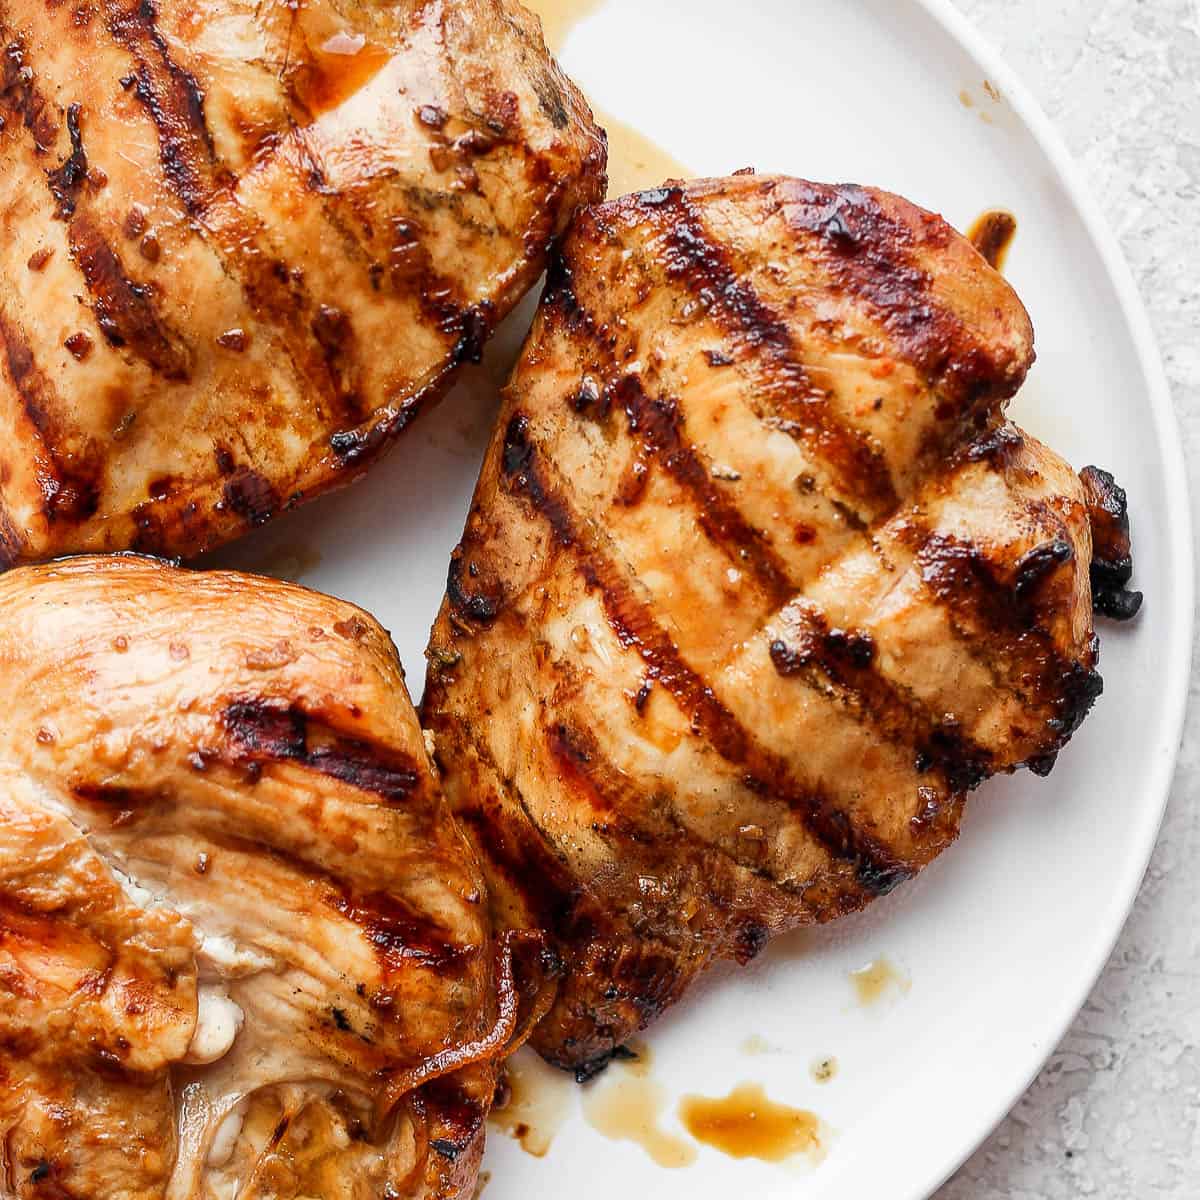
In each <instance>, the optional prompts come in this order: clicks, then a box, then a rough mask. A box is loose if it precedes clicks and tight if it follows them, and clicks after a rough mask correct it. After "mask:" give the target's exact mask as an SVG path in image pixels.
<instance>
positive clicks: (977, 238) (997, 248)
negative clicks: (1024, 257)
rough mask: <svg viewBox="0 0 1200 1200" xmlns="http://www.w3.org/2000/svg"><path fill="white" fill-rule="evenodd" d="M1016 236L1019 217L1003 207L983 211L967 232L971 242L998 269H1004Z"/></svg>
mask: <svg viewBox="0 0 1200 1200" xmlns="http://www.w3.org/2000/svg"><path fill="white" fill-rule="evenodd" d="M1016 236H1017V218H1016V217H1014V216H1013V215H1012V213H1010V212H1007V211H1006V210H1004V209H1002V208H992V209H989V210H988V211H987V212H985V213H983V214H982V215H981V216H980V217H978V218H977V219H976V221H975V223H974V224H973V225H972V226H971V228H970V230H969V231H968V233H967V238H968V240H969V241H970V242H971V244H972V245H973V246H974V247H975V249H976V250H978V251H979V253H980V254H982V255H983V257H984V258H986V259H987V261H988V264H989V265H990V266H992V267H994V268H995V269H996V270H997V271H1003V270H1004V264H1005V262H1006V261H1007V259H1008V252H1009V250H1011V249H1012V244H1013V239H1014V238H1015V237H1016Z"/></svg>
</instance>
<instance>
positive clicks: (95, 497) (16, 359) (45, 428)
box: [0, 307, 103, 523]
mask: <svg viewBox="0 0 1200 1200" xmlns="http://www.w3.org/2000/svg"><path fill="white" fill-rule="evenodd" d="M0 342H2V343H3V346H4V355H5V366H6V367H7V371H8V376H9V378H10V379H11V380H12V384H13V388H14V390H15V391H16V393H17V395H18V396H19V397H20V398H21V404H22V407H23V408H24V410H25V415H26V417H27V418H28V420H29V423H30V424H31V425H32V426H33V428H34V430H35V431H36V433H37V436H38V438H39V440H40V441H41V443H42V450H43V452H44V457H43V459H42V462H40V463H39V464H38V470H37V481H38V487H39V489H40V491H41V494H42V513H43V515H44V516H45V518H46V520H47V521H49V522H51V523H53V522H55V521H59V520H64V521H85V520H87V519H88V518H89V517H91V516H93V515H94V514H95V512H96V510H97V508H98V507H99V503H100V477H101V473H102V470H103V467H102V465H101V463H100V462H98V461H97V459H96V455H95V451H94V449H93V448H92V447H91V446H90V445H86V446H84V447H81V448H80V449H77V450H72V449H70V448H65V447H64V443H66V442H67V440H68V438H67V434H66V431H65V430H64V429H63V427H62V425H61V424H60V421H59V418H58V416H57V414H58V413H60V412H62V411H63V408H64V405H63V402H62V400H61V399H60V398H59V397H58V395H57V394H56V393H55V391H54V388H53V385H52V384H51V383H50V381H49V380H48V379H47V378H46V376H45V375H44V374H43V373H42V371H41V369H40V368H39V367H38V365H37V362H36V360H35V359H34V356H33V350H32V349H31V347H30V345H29V342H28V341H27V340H26V338H25V335H24V333H23V331H22V330H21V329H20V328H19V327H18V326H17V324H16V323H15V322H14V321H13V320H12V319H11V318H10V317H9V316H8V314H7V313H6V312H5V311H4V309H3V307H0Z"/></svg>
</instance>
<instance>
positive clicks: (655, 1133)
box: [583, 1046, 696, 1169]
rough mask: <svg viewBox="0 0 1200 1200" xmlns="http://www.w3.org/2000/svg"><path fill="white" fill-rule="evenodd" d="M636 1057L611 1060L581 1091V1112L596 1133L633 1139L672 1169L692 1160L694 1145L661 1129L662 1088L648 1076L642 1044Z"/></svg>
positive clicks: (621, 1139)
mask: <svg viewBox="0 0 1200 1200" xmlns="http://www.w3.org/2000/svg"><path fill="white" fill-rule="evenodd" d="M636 1053H637V1058H636V1059H632V1060H630V1061H628V1062H614V1063H613V1064H612V1065H611V1066H610V1067H609V1068H608V1069H607V1070H606V1071H605V1072H604V1075H603V1076H602V1077H601V1078H600V1079H599V1080H598V1081H597V1082H596V1083H595V1084H592V1085H591V1086H589V1087H588V1089H587V1090H586V1091H585V1092H584V1099H583V1115H584V1117H585V1118H586V1119H587V1122H588V1124H589V1125H591V1127H592V1128H593V1129H595V1130H596V1131H597V1132H598V1133H602V1134H603V1135H604V1136H605V1137H606V1138H610V1139H611V1140H613V1141H615V1142H633V1143H634V1144H635V1145H638V1146H641V1148H642V1149H643V1150H645V1152H646V1153H647V1154H648V1155H649V1156H650V1157H651V1158H652V1159H653V1160H654V1161H655V1162H656V1163H657V1164H658V1165H659V1166H660V1167H667V1168H669V1169H674V1168H678V1167H687V1166H690V1165H691V1164H692V1163H694V1162H695V1161H696V1148H695V1147H694V1146H693V1145H691V1144H690V1143H689V1142H685V1141H684V1140H683V1139H682V1138H679V1137H676V1136H675V1135H674V1134H672V1133H670V1132H668V1131H667V1130H665V1129H663V1128H662V1125H661V1120H662V1116H663V1113H664V1112H665V1111H666V1108H667V1104H668V1096H667V1091H666V1089H665V1088H664V1087H663V1086H662V1085H661V1084H659V1083H656V1082H655V1081H654V1080H653V1079H652V1078H650V1066H651V1060H650V1056H649V1053H648V1052H647V1051H646V1050H645V1049H644V1048H643V1047H640V1046H639V1047H637V1048H636Z"/></svg>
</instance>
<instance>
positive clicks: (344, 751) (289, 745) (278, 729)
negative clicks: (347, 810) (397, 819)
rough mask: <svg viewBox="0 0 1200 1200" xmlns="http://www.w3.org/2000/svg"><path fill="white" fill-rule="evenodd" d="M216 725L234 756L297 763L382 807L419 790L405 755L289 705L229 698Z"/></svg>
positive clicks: (420, 780)
mask: <svg viewBox="0 0 1200 1200" xmlns="http://www.w3.org/2000/svg"><path fill="white" fill-rule="evenodd" d="M221 723H222V724H223V725H224V727H225V730H226V732H227V733H228V734H229V737H230V740H231V741H232V743H233V745H234V747H235V750H236V753H237V755H238V757H239V758H240V759H241V760H243V761H245V762H248V763H251V764H261V763H264V762H292V763H297V764H298V765H301V766H304V767H307V768H308V769H309V770H312V771H316V772H318V773H319V774H321V775H327V776H329V777H330V778H332V779H337V780H340V781H341V782H342V783H347V784H349V785H350V786H351V787H354V788H357V789H358V790H359V791H362V792H368V793H371V794H372V795H375V796H378V797H379V798H380V799H382V800H384V801H385V802H386V803H388V804H397V805H398V804H403V803H405V802H407V801H408V800H410V799H411V798H413V797H414V796H416V795H418V794H419V793H420V792H421V791H422V790H423V780H424V776H423V774H422V772H421V771H420V769H419V768H418V766H417V764H416V763H415V762H414V761H413V759H412V758H410V757H409V756H408V755H407V754H405V753H403V752H402V751H399V750H396V749H394V748H392V747H384V746H380V745H378V744H377V743H374V742H366V741H360V740H358V739H355V738H347V737H343V736H341V735H340V734H338V733H336V732H335V731H332V730H329V729H327V728H324V727H321V726H319V725H318V724H317V723H316V722H315V721H314V720H313V719H312V718H311V717H309V715H308V714H307V713H305V712H304V711H303V710H302V709H300V708H298V707H297V706H295V705H288V704H286V703H284V702H282V701H275V700H259V699H242V700H234V701H232V702H231V703H229V704H228V705H226V707H225V710H224V711H223V712H222V714H221Z"/></svg>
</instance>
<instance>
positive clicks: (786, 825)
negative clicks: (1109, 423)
mask: <svg viewBox="0 0 1200 1200" xmlns="http://www.w3.org/2000/svg"><path fill="white" fill-rule="evenodd" d="M1033 357H1034V355H1033V334H1032V329H1031V326H1030V322H1029V319H1028V317H1027V315H1026V313H1025V310H1024V308H1023V307H1022V305H1021V303H1020V301H1019V300H1018V299H1017V297H1016V295H1015V294H1014V293H1013V291H1012V289H1011V288H1010V287H1009V285H1008V284H1007V283H1006V282H1005V281H1004V279H1003V278H1002V277H1001V276H1000V275H999V274H998V273H997V272H995V271H994V270H992V269H991V268H990V267H989V266H988V264H987V263H986V262H985V261H984V259H983V258H982V257H981V256H980V255H979V254H978V253H977V252H976V250H975V249H974V248H973V247H972V246H971V245H970V244H969V242H968V241H966V240H965V239H964V238H962V237H961V236H959V235H958V234H957V233H956V232H955V231H954V230H953V229H951V228H950V227H949V226H948V225H947V224H946V223H945V222H944V221H943V220H942V219H940V218H939V217H936V216H933V215H931V214H930V213H927V212H925V211H923V210H921V209H919V208H916V207H914V206H913V205H912V204H909V203H908V202H906V201H904V200H902V199H899V198H898V197H896V196H892V195H888V194H886V193H883V192H879V191H875V190H871V189H868V188H860V187H852V186H843V187H829V186H822V185H817V184H812V183H806V182H802V181H799V180H795V179H786V178H776V177H753V176H749V175H744V176H740V177H735V178H731V179H720V180H707V181H697V182H694V183H688V184H686V185H680V186H666V187H663V188H661V189H658V190H655V191H649V192H643V193H640V194H638V195H634V196H630V197H627V198H624V199H621V200H616V201H612V202H610V203H606V204H603V205H600V206H598V207H595V208H592V209H589V210H586V211H585V212H583V213H581V214H580V215H579V216H578V217H577V218H576V221H575V223H574V225H573V227H572V229H571V230H570V231H569V233H568V235H567V237H566V239H565V241H564V243H563V245H562V248H561V254H560V256H559V257H558V260H557V261H556V262H555V263H554V264H553V265H552V267H551V272H550V278H549V282H548V285H547V289H546V292H545V295H544V298H543V301H542V305H541V309H540V312H539V314H538V317H537V321H536V324H535V326H534V329H533V331H532V333H531V335H530V338H529V340H528V342H527V344H526V347H525V350H524V353H523V356H522V358H521V360H520V362H519V364H518V366H517V369H516V371H515V374H514V376H513V379H512V381H511V382H510V384H509V386H508V389H507V392H506V398H505V403H504V407H503V410H502V414H501V419H500V424H499V427H498V431H497V433H496V436H495V440H494V442H493V444H492V446H491V448H490V451H489V453H488V456H487V459H486V461H485V465H484V468H483V473H482V477H481V479H480V482H479V486H478V490H477V492H476V495H475V499H474V503H473V506H472V508H471V511H470V515H469V519H468V521H467V526H466V532H465V533H464V535H463V539H462V542H461V544H460V545H459V547H458V549H457V550H456V552H455V554H454V556H453V561H452V562H451V564H450V572H449V582H448V590H447V595H446V599H445V603H444V605H443V607H442V610H441V613H440V616H439V618H438V622H437V625H436V628H435V630H434V633H433V638H432V642H431V645H430V649H429V659H430V663H429V676H428V685H427V692H426V699H425V701H424V710H423V712H424V718H425V724H426V727H427V728H428V729H429V730H430V731H432V733H433V735H434V737H435V742H436V752H435V758H436V761H437V762H438V764H439V766H440V768H441V770H442V772H443V777H444V786H445V787H446V789H447V795H448V798H449V800H450V802H451V804H452V806H453V807H454V809H455V811H456V813H457V814H458V817H459V819H460V821H461V822H462V823H463V824H464V825H465V827H466V829H467V831H468V833H469V836H470V837H471V839H472V841H473V842H474V844H475V846H476V847H477V849H478V851H479V854H480V858H481V860H482V862H483V864H484V869H485V872H486V874H487V877H488V882H489V889H490V891H491V896H492V907H493V911H494V913H495V917H496V919H497V922H498V925H499V927H500V928H503V929H518V930H519V929H545V930H547V931H549V932H550V934H551V935H552V936H553V937H554V939H555V941H556V944H557V947H558V950H559V953H560V955H561V957H562V959H563V964H564V967H565V973H564V976H563V978H562V980H561V983H560V985H559V988H558V993H557V997H556V999H555V1001H554V1006H553V1008H552V1010H551V1012H550V1015H549V1017H548V1018H547V1019H546V1020H545V1021H544V1022H543V1023H542V1024H541V1025H540V1027H539V1028H538V1029H537V1031H536V1032H535V1035H534V1043H535V1045H536V1046H537V1047H538V1048H539V1049H540V1050H541V1052H542V1053H543V1054H544V1055H545V1056H546V1057H547V1058H549V1059H550V1060H551V1061H552V1062H555V1063H557V1064H559V1065H561V1066H567V1067H575V1068H577V1069H578V1071H579V1073H580V1075H581V1076H586V1075H587V1074H588V1073H589V1072H590V1071H593V1070H594V1069H596V1068H597V1067H598V1066H599V1065H601V1064H603V1063H604V1062H605V1061H606V1058H607V1057H608V1056H610V1055H611V1054H612V1052H613V1050H614V1049H615V1048H617V1047H620V1046H621V1045H622V1043H623V1042H624V1041H625V1040H626V1039H627V1038H628V1036H629V1035H630V1034H631V1033H632V1032H633V1031H635V1030H636V1029H638V1028H640V1027H643V1026H645V1025H646V1024H647V1023H648V1022H649V1021H651V1020H652V1019H653V1018H654V1017H655V1016H656V1015H657V1014H658V1013H660V1012H661V1011H662V1010H663V1009H664V1008H665V1007H666V1006H668V1005H669V1004H671V1003H673V1002H674V1001H675V1000H677V999H678V998H679V997H680V995H681V994H682V993H683V992H684V990H685V989H686V988H687V987H688V985H689V984H690V983H691V982H692V981H693V980H694V979H695V978H696V976H697V975H698V974H699V973H700V972H701V971H702V970H703V969H704V968H705V967H706V966H708V965H709V964H710V963H712V962H713V961H714V960H717V959H726V958H731V959H736V960H737V961H739V962H746V961H747V960H749V959H751V958H752V957H754V955H755V954H757V953H758V952H759V951H760V950H761V949H762V947H763V946H764V944H765V943H766V941H767V940H768V938H770V937H771V936H772V935H774V934H777V933H779V932H781V931H783V930H786V929H789V928H791V927H794V926H799V925H803V924H806V923H811V922H820V921H828V920H831V919H833V918H836V917H839V916H841V915H842V914H845V913H850V912H854V911H856V910H858V909H861V908H862V907H863V906H864V905H866V904H867V903H869V902H870V901H871V900H872V899H874V898H876V897H879V896H883V895H885V894H886V893H888V892H890V891H891V890H892V889H893V888H895V887H896V886H897V885H898V884H900V883H902V882H903V881H904V880H907V879H909V878H911V877H912V876H913V875H914V874H916V872H918V871H919V870H920V869H921V868H922V867H923V866H925V865H926V864H927V863H929V862H930V860H931V859H933V858H934V857H935V856H936V855H937V854H939V853H940V852H941V851H942V850H944V849H945V848H946V847H947V846H949V845H950V843H951V842H952V841H953V840H954V839H955V837H956V836H957V833H958V829H959V822H960V818H961V815H962V811H963V804H964V800H965V798H966V796H967V794H968V793H969V792H970V791H971V790H972V789H974V788H976V787H977V786H978V785H979V784H981V783H982V782H983V781H984V780H986V779H987V778H988V777H989V776H992V775H995V774H997V773H1005V772H1012V771H1015V770H1017V769H1018V768H1021V767H1028V768H1030V769H1031V770H1032V771H1034V772H1035V773H1037V774H1043V775H1044V774H1045V773H1047V772H1048V771H1049V770H1050V768H1051V766H1052V765H1053V763H1054V760H1055V756H1056V755H1057V754H1058V753H1059V751H1060V750H1061V749H1062V748H1063V747H1064V746H1065V744H1066V743H1067V741H1068V740H1069V738H1070V737H1071V735H1072V733H1073V732H1074V731H1075V730H1076V729H1077V727H1078V726H1079V724H1080V722H1081V721H1082V720H1083V718H1084V717H1085V715H1086V714H1087V712H1088V710H1089V709H1090V707H1091V706H1092V704H1093V702H1094V701H1095V699H1096V697H1097V696H1098V695H1099V694H1100V691H1101V681H1100V677H1099V675H1098V674H1097V672H1096V664H1097V654H1098V646H1097V642H1096V638H1095V635H1094V631H1093V591H1092V587H1093V582H1092V580H1093V578H1094V579H1096V580H1098V583H1099V586H1100V589H1101V590H1099V591H1098V592H1097V599H1098V601H1100V604H1101V607H1102V609H1103V611H1105V612H1108V613H1111V614H1112V615H1117V616H1129V615H1132V613H1133V612H1134V611H1136V608H1137V605H1138V603H1139V602H1140V598H1139V597H1137V596H1136V595H1133V594H1130V593H1127V592H1125V591H1124V584H1125V583H1126V582H1127V581H1128V579H1129V577H1130V576H1129V571H1130V569H1131V566H1130V560H1129V543H1128V523H1127V518H1126V514H1125V511H1124V497H1123V495H1121V494H1120V492H1119V489H1116V488H1115V485H1113V484H1112V480H1111V478H1110V477H1107V476H1105V475H1103V473H1099V472H1095V471H1089V472H1085V477H1084V479H1083V480H1082V481H1081V480H1080V478H1079V477H1077V476H1076V475H1075V474H1074V472H1073V471H1072V470H1071V469H1070V468H1069V467H1068V466H1067V464H1066V463H1065V462H1063V460H1062V459H1061V458H1059V457H1058V456H1057V455H1056V454H1054V453H1053V451H1051V450H1049V449H1047V448H1046V447H1045V446H1043V445H1041V444H1040V443H1039V442H1037V441H1036V440H1035V439H1034V438H1032V437H1030V436H1029V435H1028V434H1026V433H1024V432H1022V431H1021V430H1020V429H1018V428H1016V427H1015V426H1014V425H1012V424H1010V423H1008V422H1007V421H1006V419H1005V416H1004V410H1005V405H1006V402H1007V401H1008V400H1009V399H1010V397H1012V395H1013V394H1014V393H1015V392H1016V391H1017V389H1018V388H1019V387H1020V386H1021V383H1022V381H1023V380H1024V379H1025V376H1026V373H1027V371H1028V370H1029V368H1030V366H1031V364H1032V363H1033ZM1093 528H1095V529H1096V531H1097V545H1096V550H1095V551H1094V549H1093ZM1089 575H1091V578H1090V577H1089Z"/></svg>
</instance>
